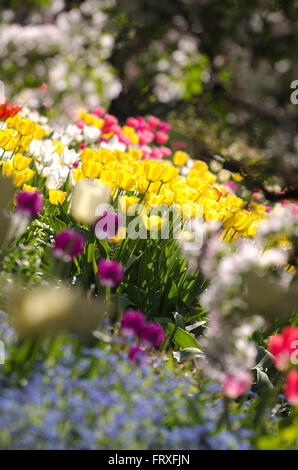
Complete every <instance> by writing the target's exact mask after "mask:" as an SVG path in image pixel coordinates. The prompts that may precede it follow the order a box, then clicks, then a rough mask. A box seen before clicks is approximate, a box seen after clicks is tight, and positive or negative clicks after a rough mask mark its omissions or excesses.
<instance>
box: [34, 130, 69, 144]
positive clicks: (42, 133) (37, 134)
mask: <svg viewBox="0 0 298 470" xmlns="http://www.w3.org/2000/svg"><path fill="white" fill-rule="evenodd" d="M45 135H46V131H45V130H44V129H43V128H42V127H39V126H36V127H35V129H34V132H33V138H34V139H36V140H40V139H43V138H44V137H45ZM61 145H62V144H61Z"/></svg>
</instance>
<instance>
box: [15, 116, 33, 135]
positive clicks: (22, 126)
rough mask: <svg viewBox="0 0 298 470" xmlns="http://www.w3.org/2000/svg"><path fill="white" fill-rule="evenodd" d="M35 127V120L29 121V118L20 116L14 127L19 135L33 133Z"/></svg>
mask: <svg viewBox="0 0 298 470" xmlns="http://www.w3.org/2000/svg"><path fill="white" fill-rule="evenodd" d="M35 127H36V124H35V122H33V121H29V119H25V118H22V119H20V121H19V122H18V123H17V126H16V129H17V131H18V132H19V134H21V135H29V134H33V133H34V131H35Z"/></svg>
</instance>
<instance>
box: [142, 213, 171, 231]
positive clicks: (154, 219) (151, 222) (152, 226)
mask: <svg viewBox="0 0 298 470" xmlns="http://www.w3.org/2000/svg"><path fill="white" fill-rule="evenodd" d="M142 220H143V223H144V225H145V227H146V229H147V230H150V231H153V232H155V231H158V230H160V229H161V228H162V227H163V226H164V224H165V223H166V219H165V218H163V217H160V216H159V215H151V216H149V217H148V216H147V214H144V215H142Z"/></svg>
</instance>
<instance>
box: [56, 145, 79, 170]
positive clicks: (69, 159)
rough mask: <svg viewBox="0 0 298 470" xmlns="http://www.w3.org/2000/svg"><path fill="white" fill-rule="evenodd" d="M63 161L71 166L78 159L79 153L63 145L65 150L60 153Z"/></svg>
mask: <svg viewBox="0 0 298 470" xmlns="http://www.w3.org/2000/svg"><path fill="white" fill-rule="evenodd" d="M60 159H61V162H62V163H63V165H67V166H71V165H73V164H74V162H75V161H77V159H78V154H77V152H76V151H75V150H72V149H69V148H67V147H63V150H62V152H61V155H60Z"/></svg>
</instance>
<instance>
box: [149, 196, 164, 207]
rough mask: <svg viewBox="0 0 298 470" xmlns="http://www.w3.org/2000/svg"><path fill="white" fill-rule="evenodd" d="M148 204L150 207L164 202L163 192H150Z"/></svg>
mask: <svg viewBox="0 0 298 470" xmlns="http://www.w3.org/2000/svg"><path fill="white" fill-rule="evenodd" d="M146 201H147V204H148V205H149V206H150V207H159V206H161V205H162V204H163V202H164V197H163V195H161V194H158V195H157V194H152V193H148V194H147V197H146Z"/></svg>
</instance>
